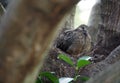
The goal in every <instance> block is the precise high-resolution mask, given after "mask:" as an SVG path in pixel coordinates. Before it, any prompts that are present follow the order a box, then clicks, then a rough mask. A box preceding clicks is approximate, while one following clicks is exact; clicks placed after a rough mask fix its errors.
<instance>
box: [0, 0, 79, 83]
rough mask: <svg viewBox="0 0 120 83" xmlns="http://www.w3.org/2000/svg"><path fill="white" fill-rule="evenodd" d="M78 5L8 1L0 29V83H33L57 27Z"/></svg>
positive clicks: (51, 1)
mask: <svg viewBox="0 0 120 83" xmlns="http://www.w3.org/2000/svg"><path fill="white" fill-rule="evenodd" d="M78 1H79V0H74V1H70V0H64V1H61V0H57V1H54V0H49V1H48V0H32V1H29V0H12V1H11V3H10V5H9V6H8V10H7V12H6V13H5V15H4V16H3V18H2V21H1V25H0V83H8V82H9V83H34V82H35V79H36V76H37V75H38V71H39V69H40V66H41V65H42V61H43V58H44V56H45V52H46V50H47V49H48V47H49V44H50V42H51V40H52V38H53V36H54V33H55V31H56V30H57V28H58V24H59V23H60V21H61V20H62V19H63V18H64V17H65V15H66V14H67V13H68V11H70V10H71V8H72V7H73V5H74V4H76V3H77V2H78ZM40 4H41V5H40Z"/></svg>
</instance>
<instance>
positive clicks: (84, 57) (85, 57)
mask: <svg viewBox="0 0 120 83" xmlns="http://www.w3.org/2000/svg"><path fill="white" fill-rule="evenodd" d="M91 58H92V57H90V56H83V57H81V58H79V60H90V59H91Z"/></svg>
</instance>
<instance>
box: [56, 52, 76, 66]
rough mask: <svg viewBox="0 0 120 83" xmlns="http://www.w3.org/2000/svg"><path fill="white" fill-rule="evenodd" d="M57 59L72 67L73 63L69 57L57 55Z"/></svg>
mask: <svg viewBox="0 0 120 83" xmlns="http://www.w3.org/2000/svg"><path fill="white" fill-rule="evenodd" d="M58 58H59V59H61V60H63V61H65V62H66V63H68V64H69V65H71V66H74V63H73V61H72V60H71V58H70V57H68V56H66V55H64V54H59V55H58Z"/></svg>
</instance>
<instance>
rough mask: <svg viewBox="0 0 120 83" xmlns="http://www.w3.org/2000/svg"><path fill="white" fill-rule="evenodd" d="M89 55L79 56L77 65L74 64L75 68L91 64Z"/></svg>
mask: <svg viewBox="0 0 120 83" xmlns="http://www.w3.org/2000/svg"><path fill="white" fill-rule="evenodd" d="M90 58H91V57H89V56H84V57H81V58H79V59H78V60H77V66H76V70H78V69H79V68H82V67H85V66H87V65H89V64H91V62H90V61H88V60H89V59H90Z"/></svg>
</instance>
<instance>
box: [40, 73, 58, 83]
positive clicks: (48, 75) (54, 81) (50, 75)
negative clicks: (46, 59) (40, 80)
mask: <svg viewBox="0 0 120 83" xmlns="http://www.w3.org/2000/svg"><path fill="white" fill-rule="evenodd" d="M39 76H41V77H46V78H48V79H49V80H50V81H51V82H52V83H59V79H58V78H57V77H56V76H55V75H53V74H52V73H51V72H42V73H40V75H39Z"/></svg>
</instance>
